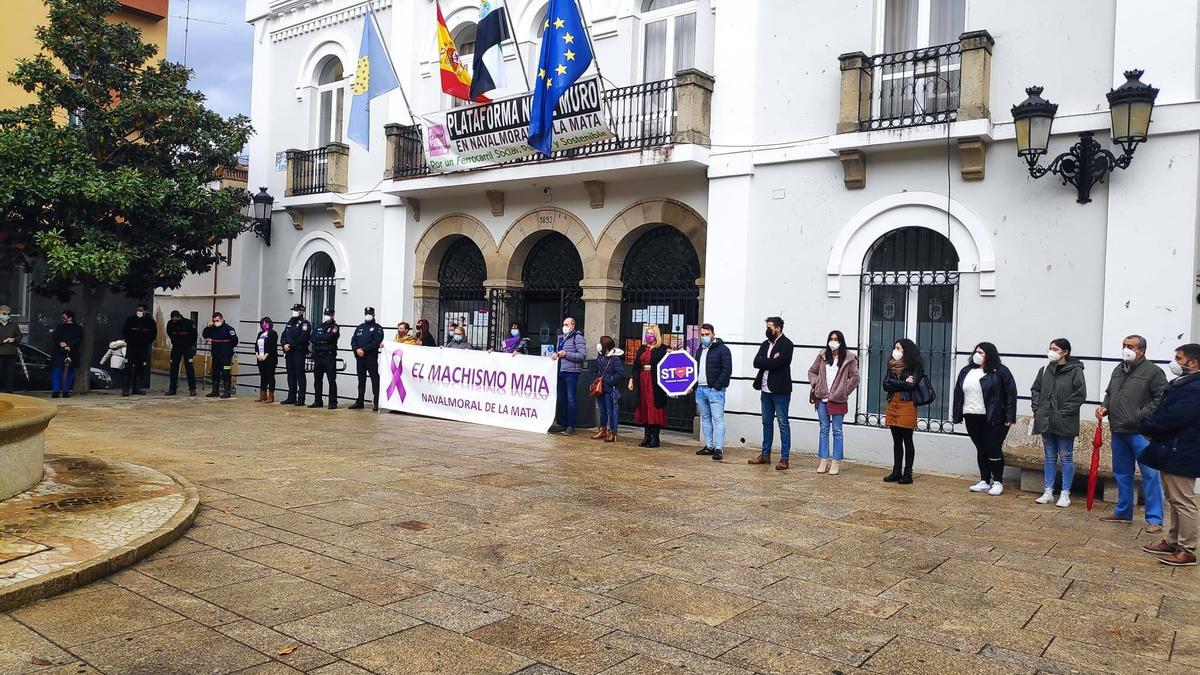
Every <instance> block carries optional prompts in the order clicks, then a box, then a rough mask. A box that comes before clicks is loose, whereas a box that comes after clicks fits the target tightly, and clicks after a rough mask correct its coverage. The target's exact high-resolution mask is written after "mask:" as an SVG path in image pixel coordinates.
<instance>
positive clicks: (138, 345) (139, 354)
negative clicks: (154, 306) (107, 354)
mask: <svg viewBox="0 0 1200 675" xmlns="http://www.w3.org/2000/svg"><path fill="white" fill-rule="evenodd" d="M156 337H158V322H156V321H155V320H154V319H152V318H151V317H150V313H149V312H147V311H146V305H145V304H141V303H139V304H138V306H137V310H136V311H135V312H134V313H133V316H129V317H125V325H124V326H122V327H121V339H123V340H125V375H126V377H125V380H124V381H125V383H126V386H127V387H131V388H132V392H131V393H133V395H134V396H144V395H145V394H146V392H144V391H142V379H143V378H144V377H145V376H147V375H148V374H149V365H150V345H152V344H154V339H155V338H156Z"/></svg>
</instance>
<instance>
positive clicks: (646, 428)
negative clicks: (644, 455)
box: [638, 424, 650, 448]
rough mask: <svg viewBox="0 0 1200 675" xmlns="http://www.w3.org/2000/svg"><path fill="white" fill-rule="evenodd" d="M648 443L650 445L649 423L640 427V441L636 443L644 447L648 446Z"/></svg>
mask: <svg viewBox="0 0 1200 675" xmlns="http://www.w3.org/2000/svg"><path fill="white" fill-rule="evenodd" d="M649 445H650V425H649V424H647V425H645V426H643V427H642V442H641V443H638V447H639V448H645V447H649Z"/></svg>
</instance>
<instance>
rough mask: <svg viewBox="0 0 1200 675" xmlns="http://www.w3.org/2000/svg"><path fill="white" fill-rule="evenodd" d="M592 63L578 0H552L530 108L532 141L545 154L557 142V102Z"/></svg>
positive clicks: (543, 31) (543, 32)
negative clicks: (555, 120)
mask: <svg viewBox="0 0 1200 675" xmlns="http://www.w3.org/2000/svg"><path fill="white" fill-rule="evenodd" d="M591 64H592V46H591V43H589V42H588V36H587V32H586V31H585V30H584V28H583V18H582V17H581V16H580V15H579V7H578V6H577V5H576V4H575V0H550V5H549V6H548V7H546V20H545V23H544V24H543V28H542V54H541V57H540V58H539V59H538V72H537V80H536V81H535V82H534V85H533V109H532V110H530V112H529V145H531V146H533V147H534V148H536V149H538V150H540V151H541V153H542V154H543V155H545V156H547V157H549V156H550V154H551V146H552V145H553V142H554V106H555V105H557V104H558V99H559V98H560V97H561V96H562V95H563V93H564V92H565V91H566V90H567V88H568V87H570V86H571V85H572V84H575V80H578V79H579V76H580V75H583V72H584V71H585V70H587V69H588V66H590V65H591Z"/></svg>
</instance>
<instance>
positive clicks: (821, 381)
mask: <svg viewBox="0 0 1200 675" xmlns="http://www.w3.org/2000/svg"><path fill="white" fill-rule="evenodd" d="M808 381H809V384H811V385H812V392H811V393H810V394H809V398H810V399H811V402H812V404H813V405H814V406H816V408H817V419H818V420H820V422H821V427H820V434H821V437H820V439H819V441H818V443H817V456H818V457H819V458H820V459H821V462H820V463H819V464H818V465H817V473H825V472H826V471H828V472H829V475H831V476H836V475H838V472H839V471H840V468H839V467H840V463H841V461H842V452H843V442H842V420H843V419H844V417H845V415H846V413H847V412H848V410H849V404H848V403H847V401H848V399H849V398H850V394H852V393H854V390H855V389H857V388H858V357H856V356H855V355H854V352H851V351H849V350H848V349H847V348H846V336H845V335H842V331H840V330H835V331H831V332H830V333H829V338H828V339H827V340H826V343H825V349H824V351H822V352H819V353H818V354H817V358H816V360H814V361H813V364H812V366H810V367H809V369H808ZM830 432H833V459H832V461H830V452H829V435H830Z"/></svg>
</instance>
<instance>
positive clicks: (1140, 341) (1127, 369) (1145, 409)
mask: <svg viewBox="0 0 1200 675" xmlns="http://www.w3.org/2000/svg"><path fill="white" fill-rule="evenodd" d="M1166 391H1167V376H1166V374H1164V373H1163V371H1162V368H1159V367H1158V366H1156V365H1154V364H1153V363H1150V362H1149V361H1147V360H1146V338H1144V337H1142V336H1140V335H1130V336H1129V337H1127V338H1125V339H1124V340H1123V341H1122V342H1121V365H1119V366H1117V367H1116V368H1114V369H1113V372H1112V377H1111V378H1110V379H1109V381H1108V389H1106V390H1105V391H1104V404H1103V405H1101V406H1100V407H1099V408H1096V419H1098V420H1099V419H1103V418H1104V417H1108V423H1109V427H1110V428H1111V431H1112V466H1113V477H1114V478H1116V481H1117V505H1116V506H1115V507H1113V511H1112V513H1111V514H1110V515H1107V516H1104V517H1102V518H1101V519H1100V520H1103V521H1105V522H1109V523H1129V522H1133V503H1134V484H1133V469H1134V465H1135V464H1136V465H1137V466H1138V468H1140V469H1141V472H1142V494H1143V497H1144V498H1145V503H1146V522H1147V523H1149V525H1150V526H1149V527H1148V528H1146V531H1147V532H1162V523H1163V495H1162V482H1161V481H1160V479H1159V476H1158V470H1157V469H1154V468H1152V467H1149V466H1146V465H1145V464H1143V463H1142V461H1141V455H1142V451H1143V450H1145V449H1146V446H1147V445H1149V443H1150V442H1149V441H1148V440H1146V438H1145V437H1144V436H1142V435H1141V433H1139V431H1138V428H1139V427H1140V426H1141V424H1142V422H1144V421H1146V420H1147V419H1148V418H1149V417H1150V415H1152V414H1154V411H1155V410H1156V409H1157V408H1158V404H1159V403H1161V402H1162V399H1163V394H1164V393H1166Z"/></svg>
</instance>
